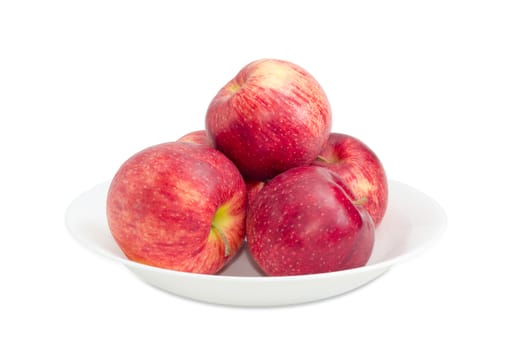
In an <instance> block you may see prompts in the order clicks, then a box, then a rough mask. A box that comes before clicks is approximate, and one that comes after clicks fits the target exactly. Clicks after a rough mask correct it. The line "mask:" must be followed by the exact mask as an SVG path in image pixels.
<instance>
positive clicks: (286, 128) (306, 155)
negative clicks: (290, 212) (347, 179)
mask: <svg viewBox="0 0 512 350" xmlns="http://www.w3.org/2000/svg"><path fill="white" fill-rule="evenodd" d="M330 128H331V109H330V106H329V102H328V99H327V96H326V95H325V93H324V91H323V90H322V87H321V86H320V84H319V83H318V82H317V81H316V80H315V79H314V78H313V76H311V74H309V73H308V72H306V71H305V70H304V69H302V68H301V67H299V66H297V65H295V64H293V63H291V62H287V61H282V60H275V59H262V60H258V61H254V62H252V63H249V64H248V65H247V66H245V67H244V68H242V70H241V71H240V72H239V73H238V74H237V75H236V76H235V77H234V78H233V79H232V80H231V81H229V82H228V83H227V84H226V85H225V86H224V87H223V88H222V89H221V90H220V91H219V92H218V94H217V95H216V96H215V97H214V98H213V100H212V101H211V103H210V105H209V107H208V110H207V113H206V131H207V132H208V135H209V137H210V139H211V140H212V142H213V145H214V146H215V147H216V148H217V149H219V150H220V151H222V152H223V153H224V154H226V155H227V156H228V157H229V158H230V159H231V160H232V161H233V162H234V163H235V164H236V165H237V167H238V168H239V170H240V171H241V173H242V174H243V175H244V177H245V178H246V179H250V180H265V179H269V178H271V177H273V176H275V175H277V174H279V173H280V172H283V171H285V170H287V169H290V168H292V167H296V166H300V165H306V164H309V163H311V162H312V161H313V160H314V159H315V158H316V156H317V155H318V154H319V153H320V151H321V150H322V148H323V147H324V145H325V143H326V141H327V137H328V136H329V132H330Z"/></svg>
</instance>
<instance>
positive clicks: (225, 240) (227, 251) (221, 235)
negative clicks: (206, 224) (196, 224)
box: [212, 224, 231, 257]
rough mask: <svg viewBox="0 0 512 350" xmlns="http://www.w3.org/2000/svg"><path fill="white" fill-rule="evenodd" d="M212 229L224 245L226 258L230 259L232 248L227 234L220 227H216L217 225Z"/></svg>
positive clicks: (213, 225)
mask: <svg viewBox="0 0 512 350" xmlns="http://www.w3.org/2000/svg"><path fill="white" fill-rule="evenodd" d="M212 229H213V231H214V232H215V233H216V234H217V236H218V237H219V238H220V240H221V241H222V244H223V245H224V257H228V256H229V255H230V254H231V247H230V246H229V242H228V238H227V236H226V233H225V232H224V231H223V230H222V229H221V228H220V227H218V226H215V224H212Z"/></svg>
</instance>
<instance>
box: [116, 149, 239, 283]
mask: <svg viewBox="0 0 512 350" xmlns="http://www.w3.org/2000/svg"><path fill="white" fill-rule="evenodd" d="M246 197H247V194H246V188H245V184H244V181H243V178H242V176H241V174H240V172H239V171H238V170H237V168H236V167H235V165H234V164H233V163H232V162H231V161H230V160H229V159H228V158H227V157H226V156H224V155H223V154H222V153H220V152H219V151H217V150H215V149H214V148H209V147H203V146H200V145H195V144H192V143H187V142H169V143H163V144H159V145H155V146H152V147H149V148H147V149H145V150H142V151H140V152H139V153H137V154H135V155H133V156H132V157H130V158H129V159H128V160H127V161H126V162H125V163H124V164H122V166H121V167H120V169H119V170H118V171H117V173H116V174H115V176H114V178H113V180H112V183H111V185H110V188H109V191H108V196H107V218H108V224H109V227H110V230H111V232H112V235H113V236H114V238H115V240H116V242H117V243H118V245H119V247H120V248H121V250H122V251H123V252H124V253H125V255H126V256H127V257H128V258H129V259H131V260H134V261H137V262H140V263H143V264H148V265H153V266H157V267H162V268H167V269H172V270H178V271H187V272H196V273H207V274H213V273H215V272H217V271H219V270H220V269H221V268H222V267H223V266H224V265H225V264H226V263H227V261H228V260H229V259H230V258H231V257H233V256H234V254H235V253H236V252H237V250H238V249H239V248H240V247H241V246H242V243H243V241H244V231H245V215H246V201H247V198H246Z"/></svg>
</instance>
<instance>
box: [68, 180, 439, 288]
mask: <svg viewBox="0 0 512 350" xmlns="http://www.w3.org/2000/svg"><path fill="white" fill-rule="evenodd" d="M110 182H111V181H110V180H109V181H103V182H100V183H97V184H96V185H94V186H92V187H90V188H89V189H87V190H85V191H83V192H82V193H80V194H79V195H78V196H76V197H75V198H74V199H73V200H72V201H71V202H70V204H69V205H68V207H67V208H66V211H65V225H66V228H67V231H68V233H69V234H70V235H71V236H72V237H73V238H74V240H75V241H77V242H78V243H79V244H80V246H82V247H83V248H86V249H87V250H89V251H92V252H93V253H95V254H98V255H100V256H101V257H103V258H105V259H108V260H110V261H115V262H119V263H121V264H123V265H125V266H126V267H130V268H135V269H138V270H147V271H150V272H158V273H163V274H167V275H170V276H173V277H182V278H196V279H202V280H212V281H223V280H226V281H230V282H232V281H240V282H250V283H261V282H263V283H279V282H281V281H283V282H287V281H293V280H306V279H307V280H315V279H326V278H335V277H341V276H344V275H346V276H349V275H353V274H359V273H362V272H370V271H373V270H383V269H389V268H390V267H391V266H393V265H396V264H398V263H400V262H404V261H407V260H409V259H411V258H413V257H414V256H417V255H419V254H421V253H422V252H424V251H425V250H427V249H429V248H430V247H431V246H433V245H434V244H435V243H437V241H439V240H440V239H441V237H442V236H443V234H444V232H445V231H446V228H447V225H448V217H447V214H446V212H445V210H444V209H443V207H442V206H441V205H440V204H439V203H438V202H437V201H436V200H435V199H434V198H432V197H431V196H429V195H428V194H426V193H424V192H423V191H421V190H419V189H417V188H415V187H413V186H411V185H408V184H406V183H404V182H401V181H397V180H394V179H388V187H391V186H389V185H390V184H393V185H392V186H403V187H406V188H407V189H408V190H412V191H415V192H417V193H419V194H421V195H422V196H424V197H425V198H428V199H429V201H430V202H431V204H433V206H434V207H435V208H436V211H437V212H438V214H439V218H440V224H439V228H438V229H437V230H436V234H434V235H433V236H432V237H431V238H429V239H428V240H427V241H426V242H424V243H423V244H422V245H421V246H419V247H416V248H414V249H412V250H410V251H407V252H405V253H404V254H401V255H398V256H395V257H393V258H391V259H387V260H384V261H380V262H377V263H372V264H370V265H365V266H361V267H356V268H352V269H347V270H340V271H332V272H322V273H314V274H305V275H304V274H303V275H290V276H232V275H220V274H201V273H195V272H186V271H178V270H171V269H166V268H162V267H157V266H152V265H146V264H142V263H139V262H136V261H132V260H129V259H128V258H126V257H124V258H123V257H118V256H116V255H113V254H111V253H110V252H108V251H106V250H104V249H102V248H100V247H98V246H93V245H92V244H90V242H88V241H87V240H86V239H83V238H82V237H81V236H82V235H79V234H77V233H75V232H74V229H73V228H72V225H71V223H70V213H72V209H73V207H74V205H76V203H77V202H79V201H80V199H82V198H83V197H84V196H86V195H87V194H90V193H91V192H92V191H94V190H99V189H101V188H106V189H107V191H108V187H109V184H110ZM243 249H246V247H244V248H243ZM238 254H240V253H238ZM234 258H236V256H235V257H234Z"/></svg>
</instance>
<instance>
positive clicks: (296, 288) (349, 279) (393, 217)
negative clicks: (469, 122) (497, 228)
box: [66, 181, 446, 306]
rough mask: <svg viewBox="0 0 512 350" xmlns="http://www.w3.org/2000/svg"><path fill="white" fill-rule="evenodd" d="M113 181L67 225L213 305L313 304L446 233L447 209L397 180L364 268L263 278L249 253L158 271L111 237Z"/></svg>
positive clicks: (98, 248)
mask: <svg viewBox="0 0 512 350" xmlns="http://www.w3.org/2000/svg"><path fill="white" fill-rule="evenodd" d="M108 186H109V183H108V182H107V183H103V184H100V185H97V186H95V187H93V188H92V189H90V190H88V191H86V192H84V193H83V194H82V195H80V196H79V197H77V198H76V199H75V200H74V201H73V202H72V203H71V204H70V206H69V208H68V210H67V212H66V224H67V227H68V230H69V231H70V232H71V234H72V235H73V237H75V238H76V239H77V240H78V242H80V243H81V244H82V245H84V246H85V247H86V248H88V249H90V250H92V251H94V252H96V253H99V254H101V255H103V256H105V257H107V258H109V259H113V260H115V261H118V262H120V263H122V264H124V265H125V266H126V267H127V268H128V269H130V270H131V271H132V272H133V273H134V274H136V275H137V276H139V277H140V278H141V279H142V280H143V281H146V282H147V283H149V284H150V285H153V286H155V287H157V288H160V289H162V290H165V291H168V292H171V293H174V294H177V295H180V296H183V297H187V298H191V299H195V300H200V301H205V302H210V303H216V304H226V305H238V306H277V305H289V304H297V303H304V302H310V301H315V300H320V299H324V298H329V297H332V296H335V295H339V294H343V293H345V292H348V291H350V290H353V289H355V288H358V287H360V286H362V285H364V284H366V283H368V282H370V281H372V280H374V279H375V278H377V277H378V276H380V275H382V274H383V273H384V272H386V271H387V270H388V269H389V268H390V267H391V266H392V265H394V264H397V263H399V262H402V261H404V260H405V259H407V258H410V257H411V256H413V255H416V254H417V253H419V252H421V251H423V250H424V249H425V248H426V247H428V246H430V245H431V243H433V242H434V241H435V240H436V239H437V238H439V236H440V235H441V234H442V233H443V231H444V229H445V227H446V215H445V213H444V211H443V209H442V208H441V207H440V206H439V205H438V204H437V203H436V202H435V201H434V200H433V199H432V198H430V197H428V196H427V195H425V194H423V193H422V192H420V191H418V190H416V189H414V188H412V187H410V186H408V185H405V184H403V183H400V182H397V181H390V183H389V206H388V210H387V212H386V215H385V217H384V220H383V221H382V223H381V225H380V226H379V228H378V230H377V232H376V240H375V247H374V251H373V253H372V256H371V258H370V261H369V262H368V264H367V265H366V266H364V267H360V268H356V269H351V270H345V271H338V272H329V273H321V274H313V275H301V276H285V277H269V276H263V275H262V274H261V273H260V271H259V270H258V269H257V267H256V266H255V264H254V263H253V261H252V260H251V258H250V255H249V254H248V251H247V249H243V250H242V251H241V253H240V254H239V255H238V256H237V257H235V258H234V259H233V261H232V262H231V263H230V265H229V266H227V267H226V268H225V269H224V270H223V271H221V273H220V274H218V275H202V274H195V273H185V272H179V271H172V270H167V269H162V268H156V267H152V266H148V265H143V264H140V263H136V262H133V261H131V260H128V259H127V258H126V257H125V255H124V254H123V253H122V251H121V250H120V249H119V247H118V246H117V244H116V243H115V241H114V239H113V238H112V236H111V234H110V231H109V228H108V224H107V219H106V214H105V213H106V209H105V205H106V196H107V190H108Z"/></svg>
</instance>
